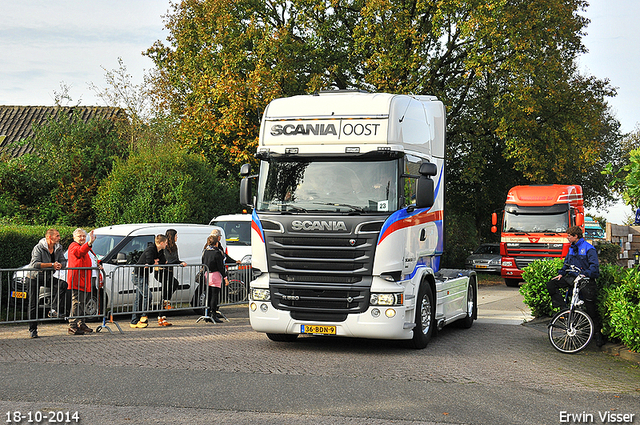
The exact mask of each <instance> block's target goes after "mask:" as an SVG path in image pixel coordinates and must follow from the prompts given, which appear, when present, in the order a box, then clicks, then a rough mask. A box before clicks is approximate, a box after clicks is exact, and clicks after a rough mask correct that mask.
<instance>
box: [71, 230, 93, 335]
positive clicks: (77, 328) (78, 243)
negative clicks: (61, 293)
mask: <svg viewBox="0 0 640 425" xmlns="http://www.w3.org/2000/svg"><path fill="white" fill-rule="evenodd" d="M95 240H96V237H95V235H94V234H93V230H92V231H91V233H89V242H87V232H85V231H84V230H83V229H80V228H78V229H76V230H74V231H73V242H71V245H69V251H68V253H67V256H68V258H67V267H68V268H70V269H72V270H69V271H68V272H67V282H68V284H69V286H68V289H70V290H71V316H70V317H69V334H71V335H83V334H85V333H90V332H93V329H91V328H90V327H88V326H87V325H86V324H85V323H84V319H82V318H79V317H78V316H84V305H85V302H86V298H87V296H89V297H90V296H91V270H73V267H91V266H92V264H91V257H90V256H89V250H90V249H91V245H92V244H93V241H95Z"/></svg>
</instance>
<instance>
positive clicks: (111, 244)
mask: <svg viewBox="0 0 640 425" xmlns="http://www.w3.org/2000/svg"><path fill="white" fill-rule="evenodd" d="M122 239H124V236H112V235H96V240H95V241H94V242H93V246H92V247H91V249H92V250H93V252H95V254H96V256H97V257H98V260H102V259H103V258H104V257H106V256H107V254H109V253H110V252H111V251H113V248H115V247H116V246H117V245H118V244H119V243H120V241H121V240H122Z"/></svg>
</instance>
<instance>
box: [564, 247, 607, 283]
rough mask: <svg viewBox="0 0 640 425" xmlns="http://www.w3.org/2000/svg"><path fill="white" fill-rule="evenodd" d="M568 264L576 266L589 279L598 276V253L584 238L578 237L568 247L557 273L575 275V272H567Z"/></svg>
mask: <svg viewBox="0 0 640 425" xmlns="http://www.w3.org/2000/svg"><path fill="white" fill-rule="evenodd" d="M570 264H573V265H574V266H577V267H579V268H580V270H582V274H584V275H585V276H587V277H588V278H591V279H597V278H598V276H600V263H599V262H598V253H597V252H596V249H595V248H594V247H593V245H591V244H590V243H589V242H587V241H585V240H584V238H581V239H578V241H577V242H576V243H575V244H572V245H571V246H570V247H569V253H568V254H567V256H566V258H565V259H564V265H563V266H562V268H561V269H560V270H558V273H559V274H561V275H563V276H564V275H565V274H566V273H569V274H570V275H575V273H571V272H567V268H568V266H569V265H570Z"/></svg>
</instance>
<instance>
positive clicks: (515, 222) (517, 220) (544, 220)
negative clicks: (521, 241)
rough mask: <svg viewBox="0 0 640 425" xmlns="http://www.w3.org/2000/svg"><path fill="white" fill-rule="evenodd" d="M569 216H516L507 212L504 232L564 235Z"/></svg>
mask: <svg viewBox="0 0 640 425" xmlns="http://www.w3.org/2000/svg"><path fill="white" fill-rule="evenodd" d="M568 228H569V214H568V213H566V212H563V213H559V214H544V215H543V214H514V213H509V212H505V214H504V227H503V231H504V232H508V233H564V232H566V231H567V229H568Z"/></svg>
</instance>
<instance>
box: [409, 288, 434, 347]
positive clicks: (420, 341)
mask: <svg viewBox="0 0 640 425" xmlns="http://www.w3.org/2000/svg"><path fill="white" fill-rule="evenodd" d="M417 301H418V304H417V305H416V315H415V323H416V326H415V328H413V338H412V339H411V341H410V346H411V347H413V348H417V349H420V350H421V349H423V348H425V347H426V346H427V344H429V341H430V340H431V337H432V336H433V329H434V326H435V312H436V311H435V305H434V304H433V293H432V292H431V287H430V286H429V284H427V283H422V284H421V285H420V290H419V291H418V298H417Z"/></svg>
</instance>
